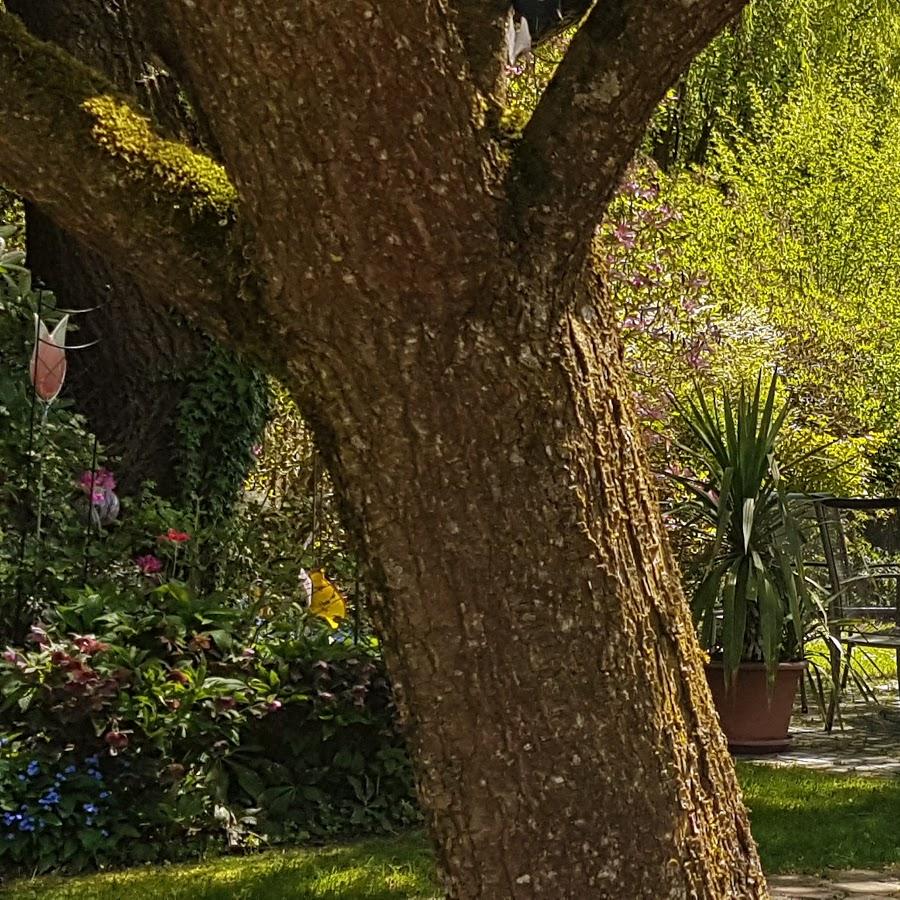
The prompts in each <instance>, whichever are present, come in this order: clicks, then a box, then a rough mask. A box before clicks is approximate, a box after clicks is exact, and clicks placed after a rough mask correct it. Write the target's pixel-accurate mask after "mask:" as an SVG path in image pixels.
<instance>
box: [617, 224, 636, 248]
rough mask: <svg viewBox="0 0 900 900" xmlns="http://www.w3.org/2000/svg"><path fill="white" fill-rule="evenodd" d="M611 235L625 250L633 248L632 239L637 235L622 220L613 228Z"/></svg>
mask: <svg viewBox="0 0 900 900" xmlns="http://www.w3.org/2000/svg"><path fill="white" fill-rule="evenodd" d="M613 237H614V238H615V239H616V240H617V241H618V242H619V243H620V244H621V245H622V246H623V247H625V249H626V250H632V249H633V248H634V239H635V238H636V237H637V235H636V234H635V231H634V229H633V228H629V227H628V225H626V224H625V223H624V222H620V223H619V224H618V225H616V227H615V228H614V229H613Z"/></svg>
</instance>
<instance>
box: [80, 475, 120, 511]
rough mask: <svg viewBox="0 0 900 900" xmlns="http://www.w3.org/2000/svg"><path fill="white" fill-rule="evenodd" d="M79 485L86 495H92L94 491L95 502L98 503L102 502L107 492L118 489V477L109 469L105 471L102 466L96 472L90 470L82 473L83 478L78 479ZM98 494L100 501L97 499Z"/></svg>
mask: <svg viewBox="0 0 900 900" xmlns="http://www.w3.org/2000/svg"><path fill="white" fill-rule="evenodd" d="M78 484H79V486H80V487H81V489H82V490H83V491H84V492H85V494H90V493H91V491H92V490H93V492H94V502H95V503H98V502H102V500H103V499H104V497H105V495H106V492H107V491H114V490H115V489H116V477H115V475H113V473H112V472H110V471H109V469H105V468H104V467H103V466H101V467H100V468H99V469H97V470H95V471H94V472H91V471H90V470H88V471H87V472H82V473H81V478H79V479H78ZM98 494H99V495H100V498H99V500H98V499H97V495H98Z"/></svg>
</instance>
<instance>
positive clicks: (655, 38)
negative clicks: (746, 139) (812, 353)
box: [0, 0, 745, 348]
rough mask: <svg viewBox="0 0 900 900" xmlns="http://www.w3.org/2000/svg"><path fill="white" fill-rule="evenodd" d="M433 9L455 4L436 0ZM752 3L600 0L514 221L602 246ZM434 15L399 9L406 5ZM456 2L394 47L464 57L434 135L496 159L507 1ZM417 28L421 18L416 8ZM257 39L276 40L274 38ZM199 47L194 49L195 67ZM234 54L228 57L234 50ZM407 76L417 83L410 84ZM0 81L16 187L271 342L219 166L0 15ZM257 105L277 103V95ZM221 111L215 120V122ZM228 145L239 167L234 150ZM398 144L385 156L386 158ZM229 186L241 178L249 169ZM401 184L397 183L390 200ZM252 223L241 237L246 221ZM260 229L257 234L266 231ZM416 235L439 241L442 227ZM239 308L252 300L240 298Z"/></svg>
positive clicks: (194, 302) (537, 138)
mask: <svg viewBox="0 0 900 900" xmlns="http://www.w3.org/2000/svg"><path fill="white" fill-rule="evenodd" d="M169 2H170V9H171V11H172V12H173V18H174V17H175V16H174V13H175V12H176V10H177V11H178V12H179V14H180V15H183V16H187V15H188V13H186V12H185V9H184V5H183V4H182V3H180V0H169ZM432 2H433V5H434V6H435V7H438V6H439V4H438V3H437V0H432ZM744 2H745V0H693V2H692V0H602V2H600V3H597V4H595V5H594V6H593V8H592V10H591V11H590V12H589V13H588V15H587V17H586V19H585V20H584V21H583V23H582V25H581V27H580V28H579V30H578V32H577V33H576V35H575V37H574V39H573V41H572V44H571V47H570V49H569V51H568V53H567V55H566V57H565V58H564V60H563V62H562V64H561V65H560V67H559V70H558V72H557V74H556V76H555V78H554V79H553V81H552V82H551V84H550V86H549V87H548V89H547V90H546V92H545V93H544V95H543V97H542V98H541V100H540V102H539V104H538V107H537V109H536V111H535V113H534V115H533V117H532V118H531V120H530V122H529V123H528V125H527V126H526V128H525V130H524V132H523V134H522V136H521V138H520V139H519V140H518V141H517V142H516V143H515V146H514V148H513V153H512V157H511V176H510V177H509V178H507V180H506V184H507V186H508V187H507V190H508V195H507V196H506V206H507V212H506V213H505V214H503V217H504V218H506V219H507V221H508V220H509V218H510V216H511V217H512V219H513V220H514V222H515V225H516V227H518V228H520V229H521V232H520V233H521V234H522V235H523V236H524V239H525V242H526V243H527V244H528V247H529V251H528V252H529V253H532V254H549V255H552V256H553V257H554V258H565V257H566V256H568V255H570V254H571V253H572V252H573V250H575V249H577V248H578V247H579V246H581V247H584V246H585V245H586V243H589V235H590V233H591V232H592V230H593V227H594V225H595V223H596V221H597V219H598V218H599V217H600V215H601V214H602V210H603V206H604V204H605V203H606V202H607V201H608V199H609V197H610V195H611V193H612V191H613V189H614V187H615V185H616V183H617V181H618V179H619V177H620V176H621V173H622V171H623V170H624V167H625V166H626V165H627V163H628V161H629V160H630V158H631V155H632V154H633V152H634V149H635V147H636V145H637V143H638V142H639V140H640V137H641V134H642V132H643V128H644V127H645V124H646V122H647V120H648V119H649V117H650V115H651V114H652V111H653V109H654V108H655V106H656V104H657V102H658V101H659V99H660V98H661V96H662V95H663V94H664V92H665V90H666V89H667V88H668V87H669V86H670V84H671V83H672V82H673V81H674V79H675V78H676V77H677V76H678V74H679V73H680V72H681V71H682V70H683V68H684V67H685V66H686V65H687V64H688V63H689V61H690V59H691V58H692V56H693V55H694V54H695V53H696V52H697V51H699V50H700V49H701V48H702V47H703V46H705V44H706V43H707V42H708V41H709V40H710V39H711V38H712V36H713V35H714V34H715V33H716V32H717V31H718V30H719V29H720V28H721V27H722V26H723V25H724V24H725V23H726V22H727V21H728V20H729V19H730V18H731V17H733V16H734V15H735V14H736V13H737V12H738V11H739V9H740V8H741V6H742V5H743V4H744ZM254 3H259V0H247V2H245V3H244V6H253V5H254ZM420 4H421V0H397V5H398V6H400V5H407V6H410V7H413V6H420ZM430 5H432V4H431V3H429V6H430ZM216 6H217V4H216V3H215V0H196V2H195V3H194V4H193V7H196V8H198V9H199V10H200V11H201V12H202V13H203V14H204V15H207V16H210V17H211V16H213V15H214V14H215V9H214V7H216ZM353 6H354V7H355V6H359V7H360V8H362V7H366V9H367V10H368V11H369V13H370V14H371V8H370V5H369V4H368V3H354V4H353ZM449 6H450V13H451V15H449V16H447V15H439V16H425V17H424V19H423V20H422V21H426V22H427V23H428V27H429V28H430V29H431V33H430V34H423V33H421V31H420V33H419V34H409V35H402V34H397V35H394V36H393V39H394V40H395V41H397V42H400V41H413V40H418V41H434V42H435V43H436V44H437V43H446V44H447V46H449V47H450V49H449V50H448V51H446V52H445V53H444V57H447V56H449V57H450V60H449V62H448V61H447V59H446V58H443V59H442V60H441V65H433V66H430V67H429V63H430V61H431V60H432V59H437V58H438V55H439V54H436V53H432V52H431V50H430V49H428V48H426V49H427V52H421V53H418V58H420V59H421V60H423V66H422V68H421V70H420V72H419V73H417V76H418V77H422V78H427V79H430V81H431V82H432V83H430V84H429V89H430V90H432V91H434V92H435V94H436V95H437V96H444V97H448V98H449V103H450V104H451V105H453V104H455V105H456V106H457V107H459V108H457V109H452V110H451V111H450V113H451V114H450V115H448V116H446V117H445V121H446V123H447V125H446V127H447V134H446V135H434V134H432V135H430V136H429V137H430V139H431V140H432V141H435V140H437V141H441V140H444V139H445V140H446V145H447V147H448V150H449V151H450V152H451V153H452V152H453V151H454V149H455V148H458V147H459V145H460V140H461V138H462V139H464V140H465V141H466V142H469V143H470V144H471V143H473V142H474V143H475V144H477V145H478V146H475V147H474V148H473V147H472V146H470V147H469V148H468V152H469V153H470V154H471V155H472V157H473V158H477V157H478V156H479V155H482V156H484V157H485V158H488V157H489V156H490V155H491V152H490V146H489V145H490V144H491V143H492V142H493V141H494V139H495V136H494V135H493V134H491V133H490V129H489V127H487V126H486V125H485V123H484V121H479V120H478V116H477V114H475V113H473V112H472V110H473V109H477V108H478V106H479V99H478V98H479V97H482V98H483V97H484V91H485V89H486V88H488V87H489V86H490V85H491V84H492V83H493V84H494V86H495V87H496V86H498V85H499V82H500V81H501V80H502V78H503V72H502V66H501V65H498V59H501V58H502V54H503V52H504V47H503V41H504V39H505V38H504V29H503V28H502V27H501V26H502V22H503V18H504V16H505V15H506V14H507V13H506V12H505V11H504V6H505V4H504V3H503V2H499V0H491V2H484V3H480V4H479V3H474V2H471V0H449ZM420 8H421V7H420ZM259 12H260V18H265V15H264V13H263V11H262V10H260V11H259ZM297 15H298V16H300V15H301V13H300V12H298V13H297ZM363 15H364V16H365V15H366V14H365V12H364V13H363ZM198 21H201V19H198ZM403 21H404V18H403V16H401V15H400V14H399V11H397V12H396V14H391V16H390V22H389V24H390V25H391V27H392V28H397V27H399V26H398V23H402V22H403ZM411 21H416V20H415V19H414V18H413V17H412V14H411ZM372 33H373V35H374V34H375V30H374V28H373V29H372ZM259 36H260V38H261V39H265V37H266V34H265V29H262V30H261V32H260V35H259ZM282 37H283V35H282ZM298 41H299V38H298ZM190 45H191V41H190V40H187V39H186V40H184V42H183V47H182V50H183V51H184V52H185V55H189V50H190ZM398 46H399V43H398ZM222 52H223V54H226V55H227V48H225V49H223V50H222ZM261 52H264V51H261ZM297 52H298V53H302V48H301V47H299V46H298V47H297ZM454 54H456V56H454ZM234 62H235V63H237V62H238V61H236V60H235V61H234ZM454 67H455V68H457V69H458V70H460V71H461V72H467V73H468V86H467V87H463V88H462V89H460V88H454V89H452V90H446V89H442V87H441V85H440V84H435V83H433V82H436V81H437V80H438V79H441V78H447V77H448V72H449V71H452V70H453V69H454ZM396 75H397V77H398V78H402V79H405V78H408V77H409V73H407V72H398V73H396ZM225 81H226V79H223V88H222V89H223V90H227V86H226V85H225V84H224V82H225ZM0 83H2V84H3V85H4V88H3V90H2V91H0V120H2V121H3V122H4V128H3V129H0V182H2V183H3V184H4V185H5V186H6V187H7V188H9V189H11V190H13V191H15V192H17V193H19V194H21V195H22V196H24V197H26V198H28V199H29V200H31V201H33V202H34V203H35V204H37V205H38V206H39V207H41V208H42V209H43V210H44V211H45V212H46V213H47V214H48V215H49V216H50V217H51V218H53V219H54V220H55V221H56V222H57V223H58V224H59V225H61V226H62V227H64V228H65V229H67V230H68V231H70V233H73V234H74V235H76V236H77V237H79V238H80V239H82V240H83V241H85V243H86V244H88V245H89V246H92V247H93V248H94V249H97V250H98V251H101V252H110V251H111V252H114V253H115V254H116V255H117V256H118V257H119V258H120V259H121V261H122V263H123V265H124V266H125V267H126V268H129V269H130V270H131V271H132V272H133V274H134V275H135V277H136V278H137V280H138V281H139V282H140V281H145V282H147V283H148V284H151V283H153V282H156V285H157V286H158V284H159V280H160V279H161V278H166V279H167V280H168V281H169V282H170V283H171V284H172V285H173V289H172V291H171V299H172V302H173V303H174V304H175V305H177V306H179V307H180V308H181V309H182V310H183V311H185V312H186V313H188V314H189V315H191V316H193V317H195V318H196V319H198V320H199V324H201V325H202V326H203V327H205V328H206V329H207V330H210V331H211V332H213V333H214V334H216V335H217V336H220V337H224V338H226V339H227V340H230V341H231V342H232V343H237V344H239V345H241V346H243V347H245V348H247V347H250V348H253V347H254V346H258V345H259V344H260V342H263V343H264V342H265V341H266V333H267V329H268V323H267V316H266V314H265V311H264V309H263V307H264V305H265V304H264V302H263V301H262V299H261V295H262V293H264V288H263V287H262V286H261V285H262V284H263V281H262V279H263V278H265V273H256V275H255V276H254V275H253V274H252V273H251V271H250V270H251V269H252V266H250V265H248V263H247V257H248V256H250V255H252V254H251V253H250V252H248V250H247V248H246V247H244V246H242V244H243V235H245V234H246V233H247V231H248V229H247V227H246V226H247V224H248V222H247V220H248V219H250V218H251V217H250V216H247V215H245V201H246V198H243V197H240V196H238V194H237V192H236V191H235V189H234V187H233V186H232V181H230V180H229V178H228V176H226V174H225V172H224V170H223V169H222V168H221V167H220V166H219V165H218V164H217V163H215V162H213V161H212V160H209V159H207V158H205V157H203V156H202V155H201V154H199V153H197V152H196V151H194V150H192V149H190V148H188V147H187V146H185V145H181V144H179V143H178V142H175V141H169V140H166V139H165V138H163V137H161V136H160V135H158V134H157V133H155V132H154V130H153V128H152V126H151V124H150V123H149V122H148V121H147V120H146V119H145V118H143V116H142V113H141V112H140V110H139V109H138V107H137V104H136V101H134V100H133V99H132V98H128V97H125V96H122V95H121V94H120V93H118V92H117V91H116V90H115V89H114V88H113V87H112V86H111V85H110V84H108V83H107V81H106V79H105V78H104V77H103V76H101V75H99V74H98V73H96V72H94V71H92V70H90V69H89V68H87V67H85V66H83V65H82V64H81V63H79V62H77V61H76V60H74V59H73V58H72V57H70V56H68V55H67V54H66V53H64V52H63V51H62V50H61V49H59V48H58V47H56V46H55V45H52V44H45V43H42V42H40V41H38V40H37V39H36V38H34V37H33V36H32V35H30V34H29V33H28V31H27V30H26V29H25V27H24V26H23V25H22V24H21V23H20V22H19V20H18V19H17V18H16V17H14V16H13V15H12V14H11V13H8V12H0ZM192 87H194V86H192ZM389 89H390V86H389V85H388V86H386V88H385V90H386V91H387V90H389ZM192 93H193V92H192ZM204 99H210V101H211V106H212V107H213V109H212V116H211V118H212V119H213V120H214V119H215V109H214V107H215V101H214V100H212V98H204V97H203V96H202V95H201V96H200V97H199V100H200V102H203V101H204ZM259 102H260V103H261V104H265V103H266V98H265V97H260V98H259ZM482 103H483V100H482ZM464 104H467V105H468V108H467V109H463V108H462V107H463V105H464ZM208 112H209V110H207V109H205V108H204V109H203V110H202V113H203V115H204V117H205V116H206V114H207V113H208ZM462 119H467V120H468V121H469V122H470V125H471V127H470V129H469V132H468V134H464V135H461V134H460V132H459V128H458V124H459V122H460V121H461V120H462ZM369 124H370V125H371V124H373V123H369ZM374 124H376V127H377V123H374ZM439 124H440V123H439ZM217 137H222V136H221V135H217ZM380 137H381V135H379V134H371V135H370V136H369V142H372V141H375V142H376V143H377V142H378V140H379V139H380ZM361 139H362V138H360V140H361ZM412 140H413V141H414V140H415V139H414V138H413V139H412ZM223 149H224V150H225V157H226V159H228V156H229V154H228V148H227V146H226V147H224V148H223ZM304 149H308V148H304V147H302V146H301V147H299V148H298V152H302V151H303V150H304ZM395 149H396V148H391V147H384V148H383V149H381V148H379V151H378V152H379V153H382V154H384V155H385V156H387V155H389V154H391V153H393V152H394V151H395ZM229 174H230V175H231V176H232V179H234V180H235V181H236V182H237V183H239V184H240V183H241V182H242V177H241V175H242V173H240V172H237V173H235V172H230V173H229ZM440 174H441V173H439V172H434V173H432V175H433V176H434V177H439V176H440ZM235 176H236V178H235ZM244 180H246V179H244ZM390 188H391V181H390V179H388V180H387V181H386V190H389V189H390ZM482 188H484V191H483V195H484V197H485V198H487V197H489V196H490V197H491V198H492V199H493V200H494V201H496V198H497V186H496V181H494V182H493V184H490V185H489V184H488V183H485V184H484V185H479V186H478V188H477V189H478V192H479V193H481V191H482ZM455 193H456V196H449V197H447V196H440V195H437V196H432V198H431V202H432V205H433V209H434V218H435V220H442V219H445V218H448V217H449V218H452V217H453V215H454V214H455V213H458V212H459V211H460V210H461V209H462V208H463V205H464V203H467V204H468V206H467V208H466V215H467V216H469V213H470V209H471V208H472V203H471V198H463V197H461V196H459V194H460V192H458V191H457V192H455ZM502 199H503V195H502V193H501V200H502ZM501 205H503V204H502V203H501ZM494 208H496V203H495V204H494ZM485 209H486V210H488V209H489V205H488V204H487V203H486V204H485ZM469 217H470V218H478V214H477V213H476V214H474V215H472V216H469ZM240 219H243V220H244V221H243V225H242V227H236V226H235V222H236V221H238V220H240ZM497 219H498V217H497V216H496V215H495V213H494V212H493V211H488V212H487V215H486V216H485V221H484V222H482V223H480V224H478V225H475V224H472V225H471V227H472V228H473V229H483V235H482V239H483V240H487V241H490V234H491V231H492V230H493V229H494V228H496V227H499V224H498V221H497ZM485 223H487V224H485ZM258 224H259V223H258V222H252V223H250V225H251V226H252V227H253V228H256V227H257V226H258ZM395 224H396V225H397V226H398V227H399V226H400V225H403V226H404V227H408V223H399V222H398V223H395ZM417 227H419V228H420V229H425V230H427V229H429V228H430V227H431V223H429V222H427V221H426V222H424V223H419V225H418V226H417ZM239 235H240V237H239ZM494 245H495V246H497V245H498V242H497V241H496V240H495V241H494ZM310 264H311V266H312V265H315V261H314V260H311V261H310ZM578 264H579V265H580V263H578ZM236 286H238V287H239V288H240V290H235V287H236ZM350 287H351V288H352V287H353V285H350ZM151 293H156V292H155V291H151ZM248 295H249V296H248ZM236 296H243V297H244V300H245V302H243V303H237V304H235V302H234V300H233V298H234V297H236ZM225 298H232V299H231V300H226V299H225ZM466 302H468V300H467V301H466ZM307 312H314V310H307Z"/></svg>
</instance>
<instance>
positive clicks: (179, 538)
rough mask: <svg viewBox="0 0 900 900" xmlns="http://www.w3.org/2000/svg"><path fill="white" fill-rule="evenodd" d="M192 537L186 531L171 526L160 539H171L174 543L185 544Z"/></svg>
mask: <svg viewBox="0 0 900 900" xmlns="http://www.w3.org/2000/svg"><path fill="white" fill-rule="evenodd" d="M190 539H191V536H190V535H189V534H188V533H187V532H186V531H177V530H176V529H174V528H170V529H169V530H168V531H167V532H166V533H165V534H161V535H160V536H159V540H161V541H169V542H170V543H172V544H183V543H184V542H185V541H189V540H190Z"/></svg>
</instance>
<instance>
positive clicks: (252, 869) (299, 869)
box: [0, 834, 440, 900]
mask: <svg viewBox="0 0 900 900" xmlns="http://www.w3.org/2000/svg"><path fill="white" fill-rule="evenodd" d="M0 896H2V897H4V898H11V900H13V898H14V900H287V898H291V900H337V898H340V900H363V898H365V900H407V898H410V900H412V898H426V897H439V896H440V890H439V888H438V887H437V883H436V882H435V880H434V867H433V864H432V858H431V851H430V850H429V849H428V848H427V846H426V844H425V839H424V838H423V837H422V836H421V835H420V834H410V835H404V836H402V837H399V838H393V839H383V840H382V839H379V840H369V841H362V842H359V843H355V844H347V845H343V846H338V847H329V848H325V849H322V848H305V849H302V850H284V851H280V850H272V851H269V852H266V853H259V854H256V855H253V856H244V857H240V858H236V857H228V858H223V859H213V860H210V861H208V862H203V863H197V864H193V865H178V866H165V867H161V866H144V867H141V868H137V869H130V870H128V871H125V872H114V873H109V874H104V875H93V876H89V877H84V878H55V877H51V878H39V879H35V880H33V881H18V882H16V883H14V884H12V885H10V887H9V888H7V889H6V890H5V891H2V890H0Z"/></svg>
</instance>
